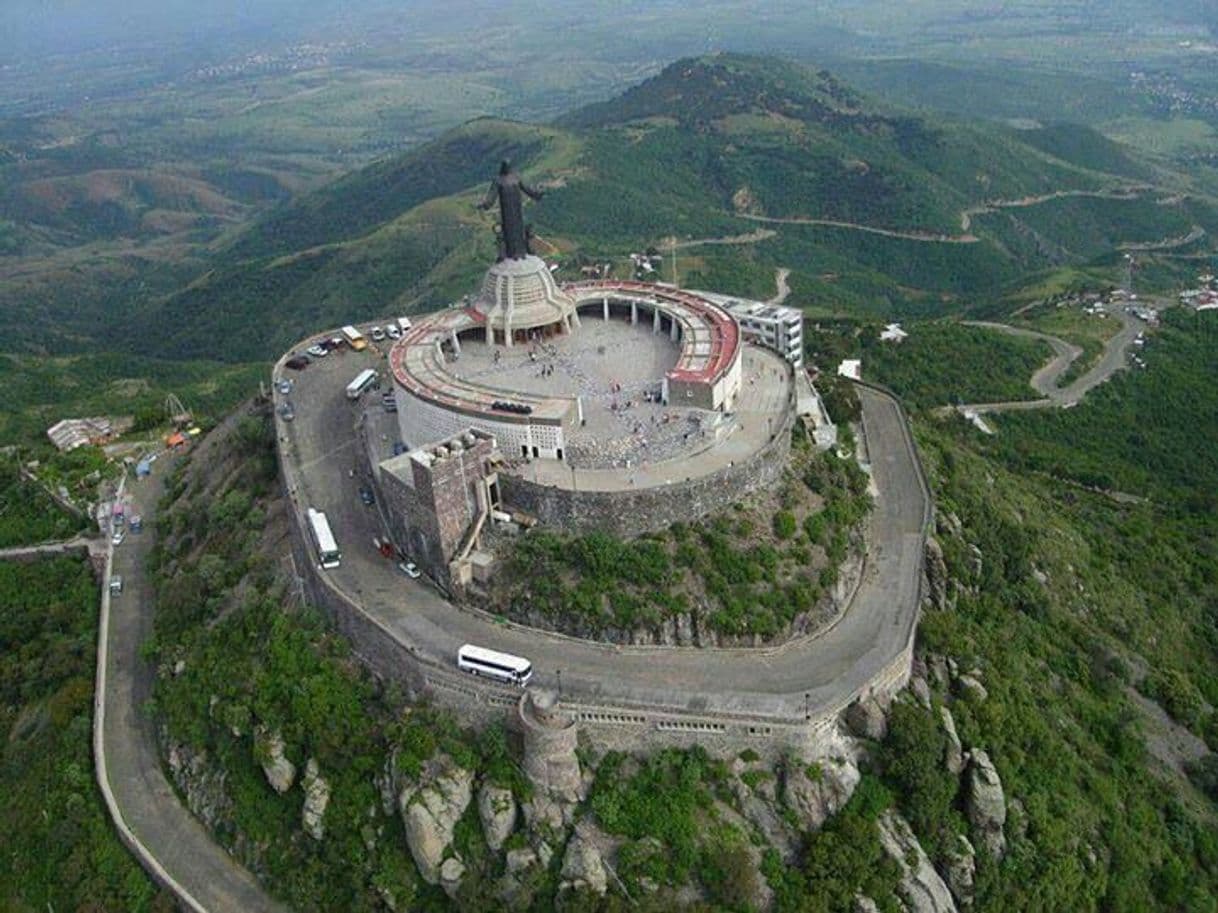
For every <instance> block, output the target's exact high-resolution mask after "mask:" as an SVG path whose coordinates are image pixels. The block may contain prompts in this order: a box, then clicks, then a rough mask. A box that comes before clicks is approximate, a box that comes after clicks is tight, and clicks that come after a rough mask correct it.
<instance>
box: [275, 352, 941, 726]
mask: <svg viewBox="0 0 1218 913" xmlns="http://www.w3.org/2000/svg"><path fill="white" fill-rule="evenodd" d="M376 363H377V361H376V359H375V356H373V355H372V354H371V353H370V352H369V353H362V354H358V353H353V352H347V353H345V354H342V355H337V356H331V357H330V358H327V359H323V360H319V361H317V362H314V364H312V365H310V366H309V369H308V370H307V371H304V372H301V373H300V374H299V375H297V376H296V378H295V381H296V390H295V392H294V393H293V403H294V404H295V406H296V419H295V421H293V422H291V423H283V422H280V423H279V426H278V427H279V434H280V446H281V447H283V448H285V455H286V459H285V463H287V464H289V466H290V469H289V473H288V484H289V485H290V486H292V487H293V488H294V489H295V491H294V499H295V501H296V503H297V506H298V507H304V506H312V507H317V508H320V509H322V510H324V511H325V512H326V514H327V516H328V517H329V519H330V523H331V526H332V527H333V529H334V533H335V537H336V538H337V540H338V543H339V546H340V548H341V549H342V551H343V560H342V565H341V566H340V567H338V568H336V569H334V570H332V571H329V572H328V573H329V579H330V581H331V582H332V583H333V584H334V585H335V586H337V587H338V588H339V589H341V590H342V591H344V592H345V593H346V594H347V595H348V597H349V598H350V599H351V600H352V601H353V602H355V603H356V604H357V605H360V606H362V608H363V610H364V612H365V613H366V614H368V615H370V616H372V617H373V618H375V619H376V621H377V622H378V623H379V624H380V626H382V628H384V629H386V630H387V631H388V632H389V634H390V635H391V636H392V637H393V638H395V639H396V640H398V641H399V642H401V643H402V644H403V645H405V646H407V647H408V648H409V649H410V650H411V651H412V652H414V653H415V654H416V655H418V656H419V657H421V658H422V659H424V660H426V661H430V662H432V663H435V664H439V665H442V666H446V667H450V668H451V667H453V666H454V665H455V658H456V653H457V648H458V647H459V646H460V645H461V644H463V643H478V644H482V645H485V646H488V647H492V648H494V649H500V650H505V651H508V652H512V653H516V654H519V655H522V656H527V657H528V658H529V659H530V660H531V661H532V663H533V666H534V669H535V670H536V672H535V680H536V681H537V682H538V683H539V684H544V685H546V686H549V687H555V686H557V685H558V684H559V678H560V670H561V687H562V690H563V693H564V695H569V696H571V697H573V698H577V699H579V700H583V701H586V702H588V703H602V704H606V705H615V706H640V707H642V706H645V707H651V708H657V709H660V708H667V709H670V710H673V711H685V712H696V713H699V714H723V715H739V714H749V715H756V716H764V717H774V718H782V719H786V720H791V719H800V720H802V719H806V718H807V715H808V714H809V713H812V714H813V715H814V716H819V715H821V714H824V713H836V712H837V711H838V710H840V709H842V707H844V706H845V704H846V703H848V702H849V701H850V700H852V699H853V697H854V696H856V695H857V694H859V693H860V692H861V691H863V690H865V689H866V688H868V687H869V685H870V683H871V682H873V681H874V680H875V679H876V678H877V676H879V675H881V674H882V673H883V672H884V671H885V670H887V669H889V668H891V667H892V665H893V663H894V662H898V661H899V659H900V657H901V656H902V655H903V651H905V650H906V649H907V648H908V646H909V644H910V643H911V640H912V636H913V631H914V626H915V625H916V622H917V617H918V607H919V599H920V584H921V573H922V554H923V546H924V536H925V531H926V528H927V526H928V524H929V518H930V504H931V502H930V493H929V490H928V487H927V485H926V482H925V479H924V477H923V475H922V471H921V466H920V464H919V463H918V460H917V456H916V453H915V451H914V446H913V441H912V439H911V437H910V434H909V428H908V425H907V423H906V421H905V418H904V415H903V413H902V411H901V408H900V406H899V405H898V404H897V402H896V401H895V400H894V399H893V398H892V397H891V396H889V395H888V394H886V393H883V392H880V391H878V390H875V389H872V388H870V387H860V388H859V396H860V400H861V402H862V407H863V429H864V435H865V437H866V441H867V447H868V451H869V453H870V455H871V469H872V475H873V479H874V482H875V487H876V490H877V492H878V496H877V499H876V505H875V509H874V511H873V515H872V521H871V522H872V536H871V547H870V549H869V552H868V558H867V566H866V570H865V572H864V574H863V579H862V582H861V583H860V585H859V588H858V590H857V592H856V594H855V596H854V598H853V600H852V602H851V604H850V606H849V607H848V609H847V610H846V611H845V613H844V614H843V615H842V617H841V619H840V620H839V621H838V622H837V623H836V624H835V625H834V626H833V627H831V628H830V629H828V630H826V631H822V632H820V633H819V634H818V635H814V636H809V637H804V638H799V639H796V640H793V641H791V642H788V643H786V644H784V645H782V646H778V647H774V648H723V649H705V648H704V649H688V648H674V647H663V646H616V645H612V644H602V643H594V642H591V641H583V640H576V639H574V638H570V637H565V636H562V635H557V634H552V633H549V632H545V631H540V630H536V629H531V628H525V627H520V626H516V625H509V624H504V623H501V622H497V621H496V620H495V619H493V618H491V617H490V616H487V615H484V614H481V613H476V612H470V611H463V610H461V609H460V608H458V607H456V606H454V605H453V604H452V603H450V602H449V601H448V600H446V599H445V598H444V597H443V596H442V595H441V594H440V593H438V592H437V591H436V590H434V589H433V588H431V587H430V586H428V585H426V584H425V583H423V582H420V581H412V580H408V579H406V578H405V577H403V576H402V574H400V573H399V572H398V571H396V570H395V568H394V567H393V564H392V562H390V561H387V560H385V559H384V558H382V557H381V556H380V555H379V554H378V553H377V552H376V551H375V550H374V549H373V547H372V541H373V538H374V537H376V536H379V535H381V534H382V532H381V523H380V519H379V516H378V512H377V511H376V510H375V509H370V508H366V507H364V506H363V505H362V504H361V503H360V500H359V497H358V487H359V485H360V484H361V481H362V480H361V478H360V473H361V471H362V469H361V467H362V464H361V461H360V460H358V459H357V456H358V454H357V451H356V446H355V443H354V441H353V440H352V439H351V438H350V437H349V436H347V435H346V434H342V433H340V432H342V431H344V430H345V429H348V428H351V427H352V425H353V424H354V420H355V417H356V413H355V409H356V408H358V407H357V406H356V405H353V404H352V403H351V402H350V401H348V400H347V399H346V397H345V396H344V393H343V390H344V386H345V385H346V383H347V381H348V380H350V377H351V376H353V375H354V374H355V373H356V372H358V371H359V370H360V369H361V368H363V367H365V366H368V365H375V364H376Z"/></svg>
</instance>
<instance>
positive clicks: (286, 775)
mask: <svg viewBox="0 0 1218 913" xmlns="http://www.w3.org/2000/svg"><path fill="white" fill-rule="evenodd" d="M254 758H255V759H256V760H257V761H258V763H259V764H260V765H262V772H263V773H264V774H265V775H266V782H267V783H269V784H271V789H273V790H275V792H277V793H279V794H280V795H283V794H284V793H286V792H287V791H288V790H289V789H291V788H292V784H293V783H295V782H296V765H295V764H293V763H292V762H291V761H289V760H288V759H287V757H286V756H285V755H284V744H283V736H282V735H280V734H279V733H278V732H268V731H267V730H266V729H262V728H259V729H257V730H256V731H255V732H254Z"/></svg>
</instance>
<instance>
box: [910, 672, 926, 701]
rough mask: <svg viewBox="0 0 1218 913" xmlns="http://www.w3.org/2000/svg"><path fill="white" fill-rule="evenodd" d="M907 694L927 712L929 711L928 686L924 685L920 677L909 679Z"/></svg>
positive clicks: (923, 680)
mask: <svg viewBox="0 0 1218 913" xmlns="http://www.w3.org/2000/svg"><path fill="white" fill-rule="evenodd" d="M909 693H910V694H912V695H913V696H914V697H915V698H916V699H917V701H918V703H919V704H921V705H922V706H923V707H925V708H926V709H927V710H929V709H930V685H928V684H927V683H926V679H924V678H923V677H922V676H920V675H914V676H911V677H910V679H909Z"/></svg>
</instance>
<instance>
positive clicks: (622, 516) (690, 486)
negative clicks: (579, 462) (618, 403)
mask: <svg viewBox="0 0 1218 913" xmlns="http://www.w3.org/2000/svg"><path fill="white" fill-rule="evenodd" d="M794 421H795V410H794V408H791V409H788V410H787V412H786V413H785V415H784V416H783V421H782V424H781V425H780V426H779V428H778V430H777V431H776V432H775V433H774V436H773V437H772V438H771V439H770V441H769V442H768V443H767V444H766V445H765V446H764V447H762V448H761V449H760V450H758V451H757V452H756V453H755V454H753V456H751V457H750V458H749V459H748V460H745V461H743V462H741V463H737V464H736V465H734V466H727V467H725V468H723V469H720V470H719V471H717V472H713V473H710V474H709V475H705V476H700V477H699V478H696V479H688V480H685V481H680V482H675V483H673V484H672V485H664V486H653V487H650V488H640V489H633V488H628V489H625V490H622V491H576V490H573V489H570V488H558V487H556V486H553V485H541V484H538V483H537V482H531V481H529V480H528V479H525V478H524V477H522V476H519V475H509V474H508V473H506V472H501V473H500V475H499V490H500V493H501V497H502V499H503V503H504V504H506V505H508V506H509V507H511V508H514V509H516V510H520V511H523V512H524V513H527V514H530V515H532V516H534V517H536V518H537V519H538V520H540V521H541V522H542V523H544V524H545V525H547V526H552V527H554V528H555V529H561V530H564V531H566V532H573V533H581V534H586V533H590V532H606V533H611V534H613V535H615V536H617V537H619V538H623V539H627V538H632V537H634V536H638V535H641V534H643V533H648V532H655V531H657V530H661V529H666V528H668V527H669V526H671V525H672V524H673V523H676V522H678V521H681V522H685V523H687V522H689V521H691V520H696V519H697V518H698V517H703V516H706V515H707V514H710V513H714V512H715V511H719V510H724V509H726V508H728V507H730V506H731V505H733V504H735V503H736V502H738V501H740V500H742V499H743V498H744V497H745V496H747V495H749V494H751V493H752V492H754V491H756V490H758V489H759V488H763V487H765V486H768V485H772V484H775V483H777V482H778V480H779V479H781V478H782V473H783V470H784V469H785V468H786V465H787V458H788V456H789V455H790V452H791V426H792V425H793V424H794ZM675 472H677V473H679V472H680V468H679V467H678V468H677V469H676V470H675Z"/></svg>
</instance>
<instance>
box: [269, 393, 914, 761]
mask: <svg viewBox="0 0 1218 913" xmlns="http://www.w3.org/2000/svg"><path fill="white" fill-rule="evenodd" d="M278 421H279V419H278V416H276V423H278ZM906 434H907V435H908V428H906ZM789 446H790V419H788V422H787V423H785V424H784V427H783V428H781V429H780V430H779V432H778V434H777V435H776V436H775V438H774V439H773V440H772V441H771V442H770V444H769V445H768V446H767V448H765V449H764V450H762V451H760V452H758V454H757V455H756V457H755V458H754V460H750V461H749V462H748V463H745V464H742V466H740V467H731V469H729V472H731V470H732V469H738V470H739V475H736V476H734V477H733V478H734V480H735V482H736V483H737V484H741V483H742V482H743V480H745V479H747V478H750V474H751V477H752V478H754V479H759V477H760V475H761V474H762V473H764V472H766V471H768V470H767V467H772V466H777V467H778V471H781V467H782V466H783V465H785V457H786V452H787V450H788V449H789ZM910 447H911V448H912V440H911V441H910ZM276 452H277V457H278V460H279V468H280V479H281V482H282V485H283V488H284V497H285V498H286V499H287V500H288V503H289V505H290V506H291V508H292V510H291V514H292V518H293V522H292V527H291V528H292V554H293V559H294V561H295V565H296V568H297V572H298V574H299V575H300V580H301V586H302V588H303V590H304V594H305V596H306V597H307V598H308V600H309V601H310V602H312V603H313V604H314V605H316V606H317V607H318V608H320V609H322V610H323V611H324V612H325V613H326V614H327V615H328V617H329V618H330V620H331V621H332V622H333V624H334V626H335V627H336V629H337V630H338V631H339V632H340V633H342V634H343V635H344V636H345V637H346V638H347V639H348V640H349V641H350V642H351V645H352V649H353V651H354V652H355V654H356V656H357V657H359V659H360V660H361V661H362V662H363V663H364V664H365V665H366V666H367V668H368V669H369V670H370V671H372V672H373V673H374V674H375V675H377V676H378V677H380V678H382V679H386V680H390V681H394V682H397V683H399V684H400V685H401V686H402V687H403V688H404V689H405V691H406V693H407V695H408V697H409V698H410V699H411V700H415V701H420V700H426V701H430V702H431V703H433V704H435V705H438V706H441V707H444V708H446V709H448V710H450V711H452V712H453V714H454V715H455V716H457V718H458V719H460V720H461V721H462V722H463V723H464V724H466V725H472V726H483V725H487V724H489V723H491V722H496V721H498V722H506V723H507V724H508V725H515V717H516V716H517V712H516V708H517V706H518V703H519V699H520V691H519V689H517V688H513V687H511V686H507V685H500V684H497V683H495V682H492V681H489V680H487V679H484V678H475V677H473V676H470V675H467V674H465V673H462V672H459V671H458V670H457V669H456V666H455V664H454V665H452V666H448V665H441V664H438V663H436V662H434V661H432V660H429V659H427V658H425V657H423V656H420V655H419V654H418V653H417V652H416V651H415V650H414V649H413V648H412V647H410V646H408V645H406V644H404V643H402V642H401V641H400V640H398V639H397V638H396V637H395V636H394V634H393V632H392V631H390V630H389V629H388V628H387V627H386V626H385V625H384V624H382V623H381V622H380V621H379V620H377V619H376V618H375V617H373V616H372V615H370V614H369V613H368V612H367V611H366V610H365V609H364V608H363V607H362V606H361V605H359V604H357V603H356V602H355V600H353V599H352V598H351V597H350V596H349V595H348V594H346V593H345V592H343V591H342V590H340V589H339V588H338V587H337V586H335V585H334V583H333V582H332V581H331V580H330V578H329V577H328V575H326V574H325V573H324V572H323V571H322V570H320V569H319V568H318V567H317V566H316V565H315V564H314V562H313V561H312V559H311V557H310V555H309V547H308V544H307V542H308V532H307V529H306V525H305V521H304V513H303V507H302V505H300V504H299V503H297V501H296V499H295V498H294V496H293V495H292V492H293V491H294V490H295V489H296V480H295V471H294V467H293V466H291V465H290V461H287V460H285V459H284V455H283V452H282V450H281V449H280V448H276ZM914 453H915V460H916V451H914ZM918 470H919V472H921V467H920V466H919V467H918ZM729 481H730V480H729ZM718 484H720V485H724V484H727V483H726V482H725V481H724V480H721V481H720V482H719V483H718ZM757 484H760V482H759V481H758V482H757ZM923 484H925V483H924V481H923ZM674 487H675V486H674ZM674 494H675V492H674ZM690 496H692V494H691V493H689V492H687V493H686V494H685V497H687V498H688V497H690ZM710 496H711V495H709V494H708V497H710ZM615 503H616V502H615ZM926 511H927V515H928V516H929V511H930V505H929V494H928V496H927V507H926ZM688 512H689V509H688V506H687V505H686V506H685V508H684V509H683V511H682V513H683V514H684V515H686V516H687V515H688ZM915 631H916V626H913V627H911V630H910V634H909V638H908V641H907V643H906V644H905V647H904V649H902V650H901V651H900V652H899V653H898V654H897V655H896V656H894V657H893V659H892V661H891V662H890V663H889V664H888V665H887V666H886V667H885V669H884V670H883V671H882V672H881V673H880V674H879V675H877V676H876V677H875V678H873V679H872V680H871V681H869V682H867V683H866V684H865V685H863V686H862V687H861V688H859V689H857V690H856V691H855V692H853V693H850V694H845V695H843V696H842V699H841V701H840V703H839V704H836V705H834V706H828V707H825V706H822V707H818V708H816V711H815V712H814V713H806V714H804V715H801V716H798V717H790V716H783V717H780V716H766V715H763V714H760V713H756V714H749V713H733V714H728V713H718V712H698V711H694V710H688V709H686V708H681V707H675V706H662V705H659V704H652V705H641V704H640V705H635V704H632V703H630V702H627V701H620V702H614V703H607V702H605V703H602V702H592V701H586V700H581V699H579V698H578V697H574V696H568V695H564V696H563V700H562V706H563V709H564V710H565V712H566V713H568V714H570V715H571V716H572V717H573V718H574V719H575V721H576V725H577V727H578V730H579V740H580V742H581V743H582V744H586V745H588V746H590V747H592V748H594V749H597V750H600V751H604V750H608V749H617V750H625V751H647V750H653V749H658V748H664V747H690V746H692V745H695V744H697V745H701V746H702V747H704V748H705V749H706V750H707V751H709V752H711V753H712V754H715V755H719V756H724V757H726V756H731V755H735V754H738V753H739V752H741V751H743V750H744V749H746V748H752V749H753V750H754V751H756V752H757V753H758V754H759V755H762V756H763V757H776V756H778V755H780V754H782V753H783V752H785V751H788V750H794V751H798V752H799V753H800V754H802V755H803V756H804V757H807V758H816V757H822V756H824V755H826V754H828V753H829V752H831V751H832V750H833V748H834V746H835V745H836V743H837V740H838V738H839V732H838V717H839V715H840V714H841V713H842V711H844V710H845V709H846V707H848V706H849V705H850V704H851V703H853V702H854V701H856V700H859V699H863V698H867V697H879V698H887V697H891V696H892V695H894V694H895V693H896V692H897V691H898V690H900V688H902V687H904V685H905V683H906V682H907V681H908V679H909V675H910V669H911V662H912V656H913V642H914V633H915Z"/></svg>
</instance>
